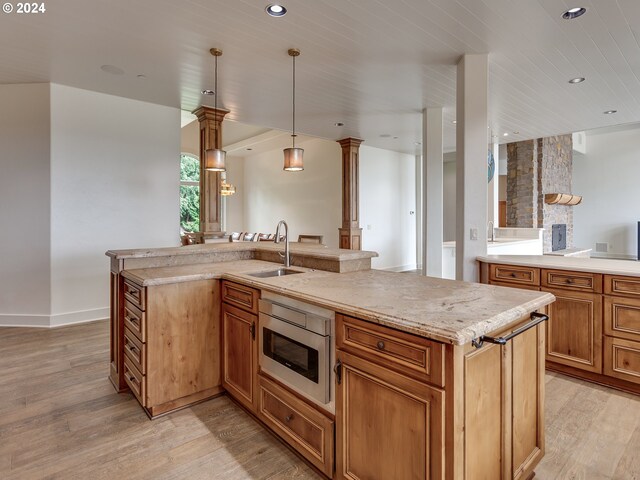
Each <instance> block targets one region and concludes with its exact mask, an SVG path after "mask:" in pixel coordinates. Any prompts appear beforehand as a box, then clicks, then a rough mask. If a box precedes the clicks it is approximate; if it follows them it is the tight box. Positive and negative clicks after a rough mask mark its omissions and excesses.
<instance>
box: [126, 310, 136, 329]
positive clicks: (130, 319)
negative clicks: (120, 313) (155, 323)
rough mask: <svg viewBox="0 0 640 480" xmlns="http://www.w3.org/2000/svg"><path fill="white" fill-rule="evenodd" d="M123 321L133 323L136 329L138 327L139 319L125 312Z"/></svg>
mask: <svg viewBox="0 0 640 480" xmlns="http://www.w3.org/2000/svg"><path fill="white" fill-rule="evenodd" d="M124 319H125V320H127V321H128V322H131V323H133V324H134V325H135V326H136V327H140V319H139V318H138V317H134V316H133V315H129V313H128V312H127V314H126V315H125V316H124Z"/></svg>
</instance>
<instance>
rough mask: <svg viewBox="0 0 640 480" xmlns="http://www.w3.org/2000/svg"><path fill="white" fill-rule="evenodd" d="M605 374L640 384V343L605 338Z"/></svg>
mask: <svg viewBox="0 0 640 480" xmlns="http://www.w3.org/2000/svg"><path fill="white" fill-rule="evenodd" d="M604 373H605V375H609V376H611V377H615V378H619V379H621V380H626V381H628V382H633V383H638V384H640V342H633V341H631V340H622V339H620V338H612V337H604Z"/></svg>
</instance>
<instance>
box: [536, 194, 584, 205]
mask: <svg viewBox="0 0 640 480" xmlns="http://www.w3.org/2000/svg"><path fill="white" fill-rule="evenodd" d="M581 202H582V195H572V194H570V193H547V194H545V196H544V203H548V204H549V205H578V204H579V203H581Z"/></svg>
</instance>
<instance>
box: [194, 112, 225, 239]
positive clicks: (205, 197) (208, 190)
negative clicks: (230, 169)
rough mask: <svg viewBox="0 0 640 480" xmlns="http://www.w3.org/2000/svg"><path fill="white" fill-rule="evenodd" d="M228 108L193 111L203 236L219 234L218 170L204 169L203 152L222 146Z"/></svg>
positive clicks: (219, 198) (220, 203) (220, 229)
mask: <svg viewBox="0 0 640 480" xmlns="http://www.w3.org/2000/svg"><path fill="white" fill-rule="evenodd" d="M227 113H229V110H225V109H222V108H218V109H215V108H211V107H205V106H201V107H198V108H197V109H196V110H194V111H193V114H194V115H196V116H197V117H198V121H199V122H200V231H201V232H202V233H204V234H205V236H207V235H208V236H216V235H221V234H223V233H224V232H222V227H221V218H222V217H221V213H222V212H221V205H222V201H221V196H220V181H221V179H220V172H209V171H207V170H205V169H204V152H205V151H206V150H207V149H209V148H222V120H223V119H224V116H225V115H226V114H227Z"/></svg>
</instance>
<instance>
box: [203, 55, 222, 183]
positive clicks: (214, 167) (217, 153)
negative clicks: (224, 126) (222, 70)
mask: <svg viewBox="0 0 640 480" xmlns="http://www.w3.org/2000/svg"><path fill="white" fill-rule="evenodd" d="M209 52H211V55H213V56H214V57H215V59H216V60H215V62H216V63H215V65H216V66H215V80H214V87H213V88H214V95H215V100H214V108H215V110H216V115H217V114H218V112H217V111H218V57H219V56H221V55H222V50H220V49H219V48H212V49H211V50H209ZM218 123H219V122H218V121H217V120H216V121H215V122H214V124H213V125H214V127H215V128H214V133H213V134H214V142H213V143H214V145H215V144H217V143H218ZM226 158H227V152H225V151H224V150H222V149H220V148H208V149H207V150H205V152H204V168H205V170H209V171H210V172H226V171H227V168H226V166H225V159H226Z"/></svg>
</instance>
